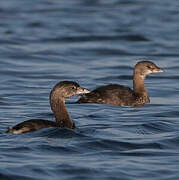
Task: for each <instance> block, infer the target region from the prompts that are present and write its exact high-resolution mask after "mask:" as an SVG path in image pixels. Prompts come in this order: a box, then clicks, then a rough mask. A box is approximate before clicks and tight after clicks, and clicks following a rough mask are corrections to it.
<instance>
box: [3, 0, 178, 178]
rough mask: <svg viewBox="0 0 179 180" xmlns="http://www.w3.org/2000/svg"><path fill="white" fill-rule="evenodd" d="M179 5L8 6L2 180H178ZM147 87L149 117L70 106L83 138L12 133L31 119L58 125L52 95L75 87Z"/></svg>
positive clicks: (79, 0)
mask: <svg viewBox="0 0 179 180" xmlns="http://www.w3.org/2000/svg"><path fill="white" fill-rule="evenodd" d="M178 9H179V2H178V1H177V0H173V1H170V0H163V1H160V0H150V1H143V0H134V1H130V0H111V1H106V0H68V1H64V0H61V1H58V0H43V1H42V0H36V1H35V0H31V1H22V0H1V7H0V18H1V22H0V25H1V26H0V34H1V37H0V77H1V78H0V84H1V88H0V105H1V108H0V112H1V113H0V114H1V115H0V120H1V126H0V159H1V166H0V179H8V180H10V179H13V180H14V179H19V180H21V179H29V180H37V179H44V180H49V179H53V180H59V179H61V180H67V179H90V180H91V179H113V180H115V179H122V180H124V179H127V180H128V179H131V180H134V179H136V180H138V179H142V180H143V179H155V180H161V179H172V180H173V179H178V177H179V173H178V169H179V160H178V159H179V158H178V157H179V153H178V148H179V121H178V116H179V110H178V109H179V81H178V79H179V75H178V71H179V61H178V59H179V53H178V49H179V36H178V34H179V30H178V27H179V21H178V19H179V10H178ZM139 60H152V61H153V62H155V63H156V64H157V65H158V66H160V67H162V68H163V69H164V71H165V72H164V73H159V74H154V75H151V76H149V77H148V78H147V79H146V81H145V82H146V87H147V90H148V93H149V95H150V99H151V103H150V104H148V105H145V106H144V107H141V108H130V107H116V106H109V105H97V104H79V105H76V104H70V103H69V102H73V101H76V99H77V98H71V99H70V100H68V101H67V102H68V103H67V108H68V111H69V113H70V115H71V117H72V119H73V120H74V122H75V124H76V126H77V129H76V130H69V129H54V128H50V129H43V130H40V131H37V132H32V133H27V134H23V135H11V134H7V133H5V131H6V130H7V127H8V126H13V125H15V124H17V123H20V122H22V121H24V120H28V119H34V118H37V119H46V120H52V121H54V120H55V119H54V116H53V114H52V112H51V110H50V106H49V92H50V90H51V88H52V87H53V86H54V85H55V84H56V83H57V82H59V81H63V80H73V81H77V82H78V83H80V84H81V85H82V86H84V87H86V88H89V89H91V90H92V89H93V88H95V87H98V86H100V85H104V84H110V83H120V84H123V85H126V86H129V87H132V71H133V67H134V65H135V64H136V62H138V61H139Z"/></svg>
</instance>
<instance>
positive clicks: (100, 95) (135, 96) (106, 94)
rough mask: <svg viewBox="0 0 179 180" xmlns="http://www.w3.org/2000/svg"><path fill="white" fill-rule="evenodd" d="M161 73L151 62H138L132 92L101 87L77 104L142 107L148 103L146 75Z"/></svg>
mask: <svg viewBox="0 0 179 180" xmlns="http://www.w3.org/2000/svg"><path fill="white" fill-rule="evenodd" d="M158 72H163V70H162V69H161V68H159V67H157V66H156V65H155V64H154V63H153V62H151V61H140V62H138V63H137V64H136V65H135V68H134V73H133V90H132V89H130V88H128V87H125V86H122V85H117V84H111V85H106V86H101V87H99V88H97V89H95V90H93V91H91V92H90V93H88V94H85V95H84V96H82V97H81V98H80V99H79V100H78V101H77V103H98V104H110V105H117V106H132V107H137V106H142V105H144V104H147V103H149V102H150V99H149V96H148V94H147V91H146V88H145V85H144V79H145V77H146V76H147V75H148V74H152V73H158Z"/></svg>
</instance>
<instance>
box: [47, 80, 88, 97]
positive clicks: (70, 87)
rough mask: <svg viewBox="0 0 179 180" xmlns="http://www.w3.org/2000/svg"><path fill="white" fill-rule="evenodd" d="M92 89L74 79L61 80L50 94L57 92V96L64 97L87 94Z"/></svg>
mask: <svg viewBox="0 0 179 180" xmlns="http://www.w3.org/2000/svg"><path fill="white" fill-rule="evenodd" d="M89 92H90V91H89V90H88V89H85V88H83V87H80V85H79V84H78V83H76V82H73V81H61V82H59V83H57V84H56V85H55V86H54V88H53V89H52V91H51V93H50V96H51V95H52V94H56V96H60V97H62V98H69V97H71V96H75V95H78V94H86V93H89Z"/></svg>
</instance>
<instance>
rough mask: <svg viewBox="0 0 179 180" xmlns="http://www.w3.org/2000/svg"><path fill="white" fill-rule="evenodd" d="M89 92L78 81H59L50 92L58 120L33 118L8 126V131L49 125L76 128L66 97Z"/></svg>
mask: <svg viewBox="0 0 179 180" xmlns="http://www.w3.org/2000/svg"><path fill="white" fill-rule="evenodd" d="M84 93H89V91H88V90H87V89H84V88H82V87H80V86H79V85H78V84H77V83H76V82H72V81H62V82H59V83H57V84H56V85H55V86H54V88H53V89H52V91H51V92H50V106H51V109H52V111H53V113H54V116H55V119H56V122H53V121H48V120H41V119H31V120H27V121H24V122H22V123H20V124H17V125H16V126H14V127H12V128H10V127H9V128H8V131H7V132H8V133H13V134H20V133H26V132H30V131H35V130H39V129H42V128H49V127H61V128H70V129H73V128H75V124H74V123H73V121H72V120H71V118H70V116H69V114H68V112H67V109H66V107H65V99H66V98H69V97H71V96H74V95H77V94H84Z"/></svg>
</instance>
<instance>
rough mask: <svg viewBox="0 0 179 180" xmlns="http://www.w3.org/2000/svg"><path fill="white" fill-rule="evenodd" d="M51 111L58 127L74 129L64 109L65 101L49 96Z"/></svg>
mask: <svg viewBox="0 0 179 180" xmlns="http://www.w3.org/2000/svg"><path fill="white" fill-rule="evenodd" d="M50 105H51V109H52V111H53V113H54V116H55V119H56V123H57V124H58V125H59V127H66V128H70V129H72V128H74V123H73V121H72V120H71V118H70V116H69V114H68V112H67V109H66V107H65V99H64V98H59V97H57V96H53V95H52V96H51V98H50Z"/></svg>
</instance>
